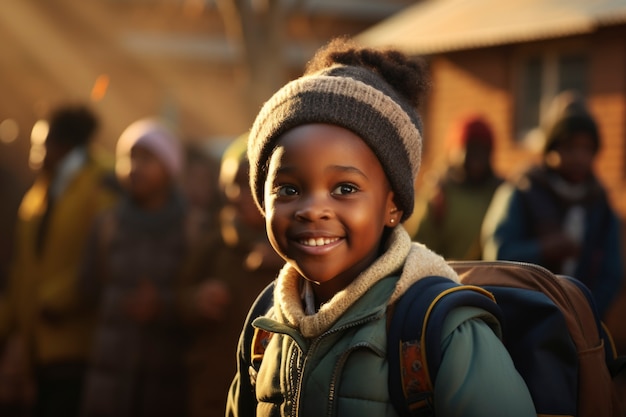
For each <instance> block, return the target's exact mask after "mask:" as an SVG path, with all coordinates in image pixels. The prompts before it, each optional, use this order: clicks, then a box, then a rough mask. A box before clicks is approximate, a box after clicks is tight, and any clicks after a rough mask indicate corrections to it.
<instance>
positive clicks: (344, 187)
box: [332, 184, 358, 195]
mask: <svg viewBox="0 0 626 417" xmlns="http://www.w3.org/2000/svg"><path fill="white" fill-rule="evenodd" d="M357 191H358V189H357V187H356V186H354V185H352V184H340V185H339V186H337V187H336V188H335V189H334V190H333V191H332V194H338V195H345V194H352V193H356V192H357Z"/></svg>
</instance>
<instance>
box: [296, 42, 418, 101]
mask: <svg viewBox="0 0 626 417" xmlns="http://www.w3.org/2000/svg"><path fill="white" fill-rule="evenodd" d="M335 64H341V65H351V66H360V67H364V68H367V69H369V70H370V71H372V72H375V73H376V74H378V75H379V76H380V77H381V78H383V79H384V80H385V81H386V82H387V83H388V84H389V85H390V86H391V87H392V88H393V89H394V90H395V91H397V92H398V93H399V94H401V95H402V96H403V97H404V98H405V99H406V100H407V101H408V102H409V103H411V104H412V105H413V106H414V107H416V108H417V107H419V106H420V104H421V103H422V101H423V99H424V97H425V96H426V94H427V93H428V90H429V89H430V79H429V77H428V73H427V69H426V63H425V61H424V60H423V59H421V58H410V57H408V56H407V55H406V54H404V53H402V52H400V51H398V50H396V49H392V48H387V49H371V48H363V47H361V46H359V45H358V44H357V43H356V42H354V41H353V40H351V39H349V38H347V37H340V38H335V39H333V40H331V41H330V42H329V43H328V44H326V45H325V46H324V47H322V48H321V49H319V50H318V51H317V52H316V54H315V55H314V56H313V58H311V60H310V61H309V62H308V63H307V65H306V68H305V71H304V73H305V75H306V74H312V73H314V72H317V71H320V70H322V69H324V68H328V67H331V66H333V65H335Z"/></svg>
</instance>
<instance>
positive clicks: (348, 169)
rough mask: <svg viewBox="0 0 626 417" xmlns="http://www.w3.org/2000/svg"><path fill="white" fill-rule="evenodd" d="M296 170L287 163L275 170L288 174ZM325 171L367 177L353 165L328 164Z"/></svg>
mask: <svg viewBox="0 0 626 417" xmlns="http://www.w3.org/2000/svg"><path fill="white" fill-rule="evenodd" d="M296 170H297V168H296V166H295V165H288V166H281V167H280V168H278V169H277V170H276V172H277V173H280V174H290V173H292V172H294V171H296ZM325 171H339V172H345V173H351V174H357V175H360V176H362V177H364V178H368V177H367V175H365V173H364V172H363V171H361V170H360V169H358V168H356V167H353V166H347V165H330V166H329V167H327V168H326V170H325Z"/></svg>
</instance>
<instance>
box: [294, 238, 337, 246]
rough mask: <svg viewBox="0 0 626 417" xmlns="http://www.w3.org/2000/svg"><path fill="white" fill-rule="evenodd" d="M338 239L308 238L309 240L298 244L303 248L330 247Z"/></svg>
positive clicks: (302, 240)
mask: <svg viewBox="0 0 626 417" xmlns="http://www.w3.org/2000/svg"><path fill="white" fill-rule="evenodd" d="M338 240H339V238H338V237H332V238H329V237H318V238H310V239H301V240H300V241H299V242H300V244H301V245H304V246H325V245H330V244H331V243H334V242H336V241H338Z"/></svg>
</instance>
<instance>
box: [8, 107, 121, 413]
mask: <svg viewBox="0 0 626 417" xmlns="http://www.w3.org/2000/svg"><path fill="white" fill-rule="evenodd" d="M97 127H98V119H97V118H96V116H95V115H94V114H93V113H92V112H91V110H89V109H88V108H87V107H86V106H83V105H68V106H63V107H59V108H57V109H56V110H55V111H54V112H53V114H52V115H51V117H50V119H49V123H48V133H47V136H46V140H45V149H46V155H45V158H44V161H43V165H42V168H41V170H40V172H39V174H38V175H37V178H36V179H35V181H34V183H33V185H32V187H31V188H30V189H29V190H28V191H27V192H26V194H25V195H24V197H23V200H22V202H21V205H20V207H19V211H18V216H17V217H18V218H17V224H16V231H15V243H14V252H13V253H14V258H13V259H12V265H11V271H10V276H9V283H8V286H7V289H6V291H4V293H3V294H0V340H2V341H7V340H10V338H14V337H16V336H18V337H20V338H21V339H22V340H23V344H24V346H25V348H26V353H27V355H28V358H29V360H30V363H31V365H32V370H33V376H34V381H35V387H36V391H35V392H36V395H35V401H34V402H35V404H34V410H33V414H34V416H35V417H39V416H63V417H72V416H74V415H76V413H77V411H78V405H79V402H80V396H81V390H82V385H83V384H82V382H83V376H84V371H85V364H86V361H87V356H88V352H89V350H90V344H91V335H92V330H93V320H94V319H93V316H94V313H93V312H92V311H91V309H90V306H88V305H85V303H84V302H83V301H82V300H81V297H80V296H79V294H80V292H79V290H78V288H77V276H78V271H79V269H80V264H81V262H82V252H83V246H84V243H85V240H86V238H87V236H88V233H89V231H90V230H91V227H92V223H93V220H94V219H95V217H96V215H97V214H98V213H100V212H101V211H102V210H103V209H104V208H106V207H109V206H110V205H112V204H113V203H114V201H115V200H116V199H117V190H116V185H115V182H114V178H115V177H114V175H113V170H112V165H111V166H109V165H108V164H106V163H105V162H104V160H103V159H99V158H97V157H96V155H95V154H94V152H93V151H92V149H91V147H90V144H91V141H92V138H93V137H94V133H95V131H96V129H97ZM0 346H1V345H0Z"/></svg>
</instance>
